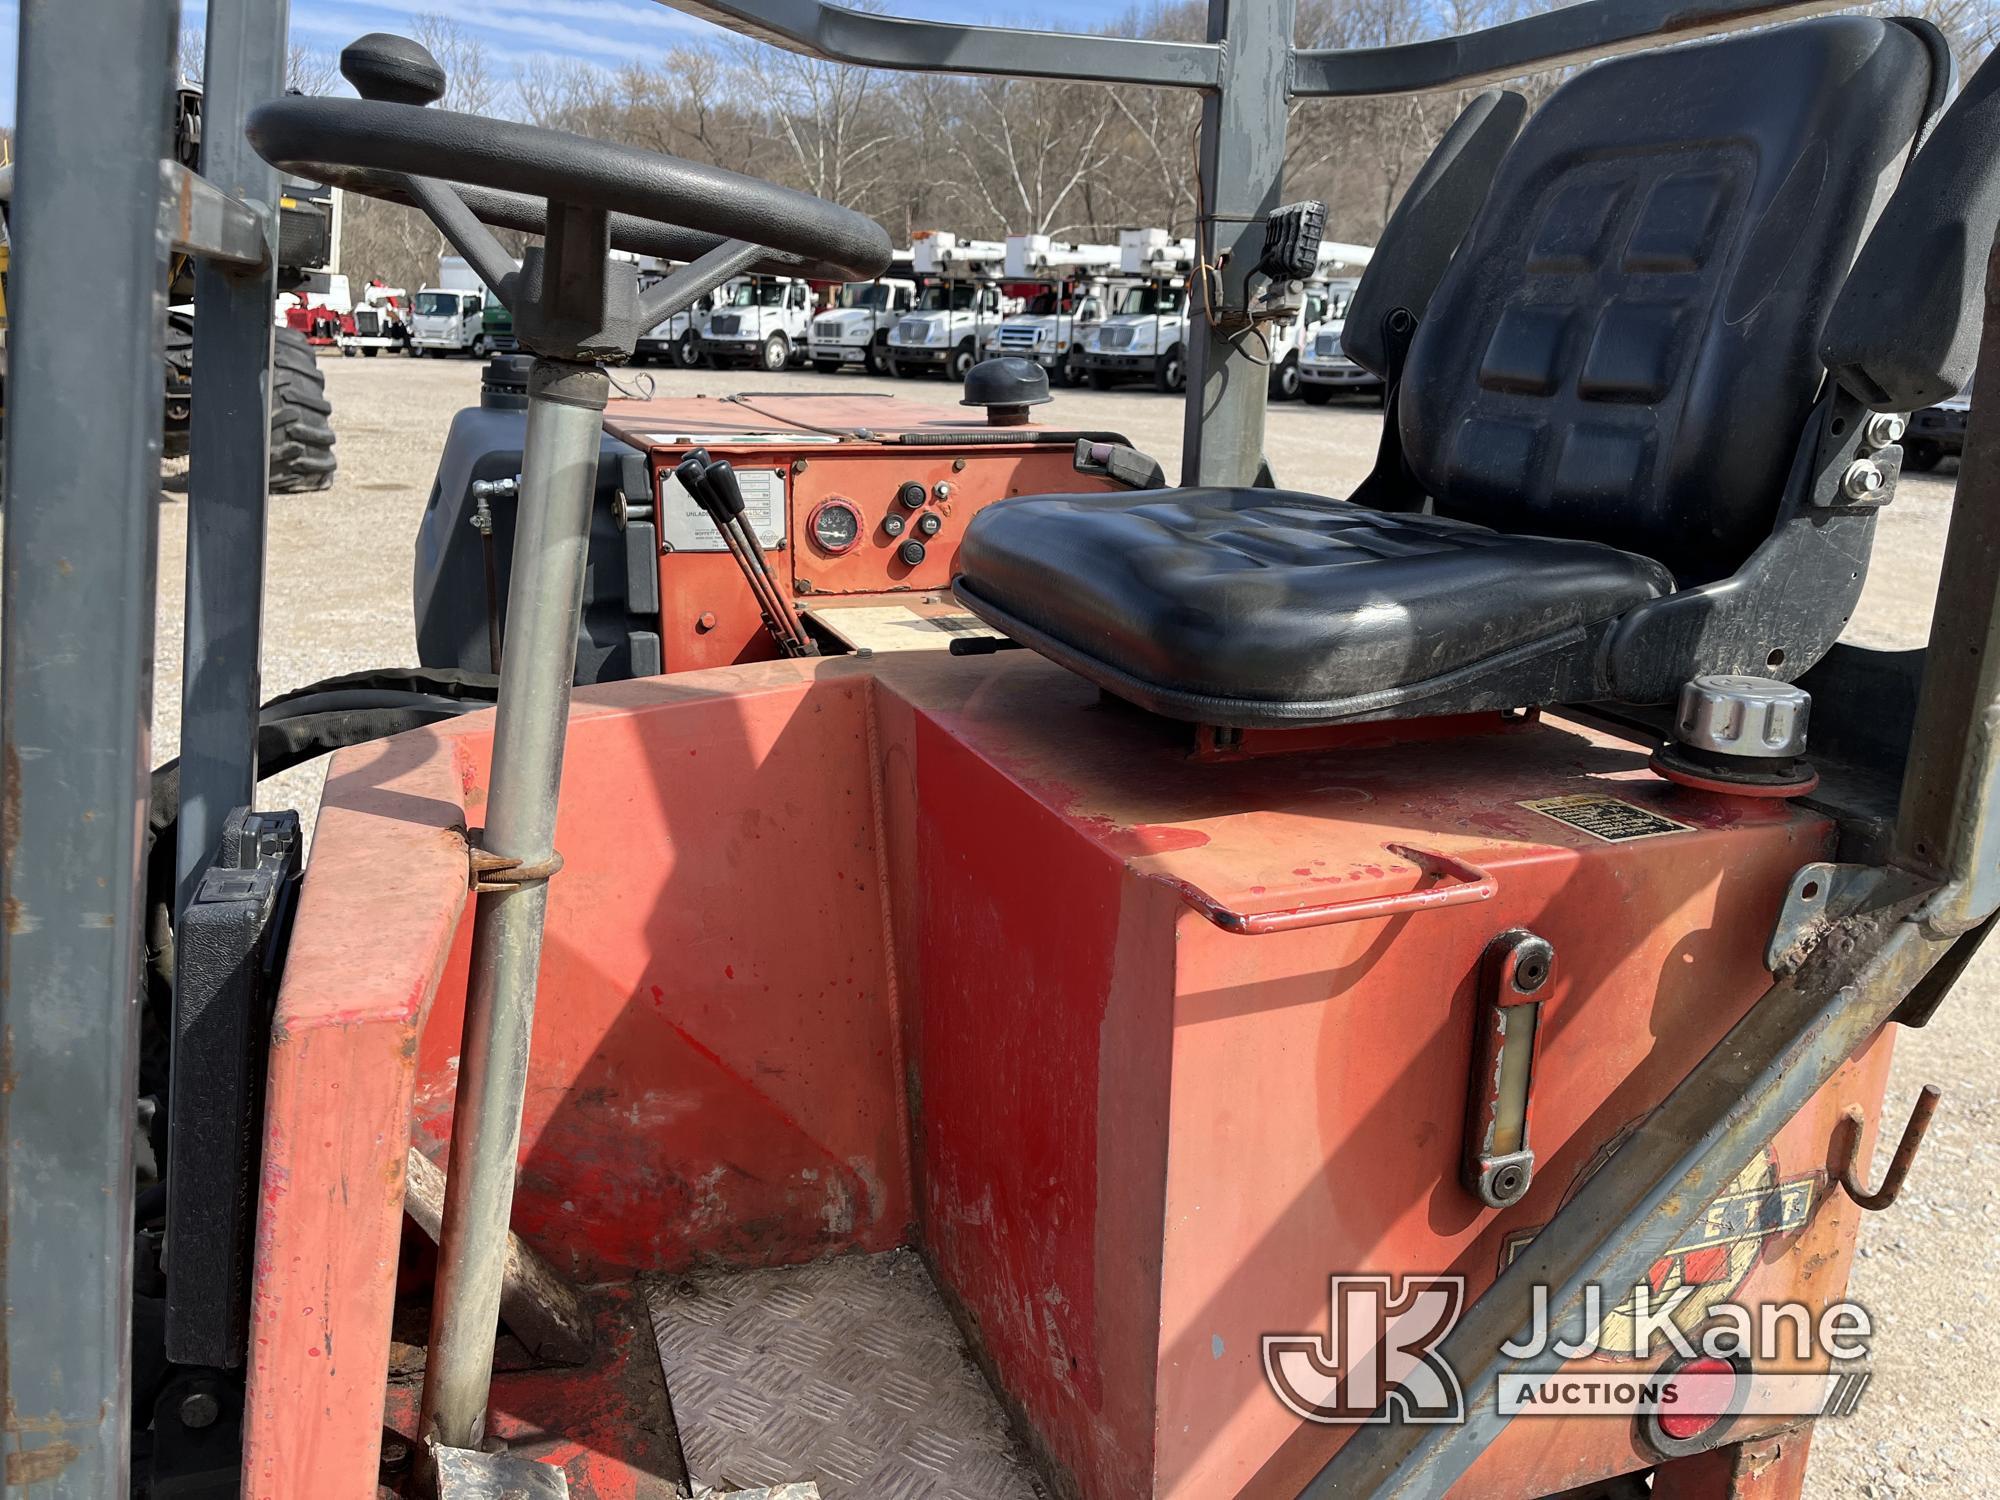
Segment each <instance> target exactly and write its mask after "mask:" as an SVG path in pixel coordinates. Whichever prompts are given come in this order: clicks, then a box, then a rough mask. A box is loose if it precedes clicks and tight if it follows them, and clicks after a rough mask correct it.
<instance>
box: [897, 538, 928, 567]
mask: <svg viewBox="0 0 2000 1500" xmlns="http://www.w3.org/2000/svg"><path fill="white" fill-rule="evenodd" d="M896 556H898V557H900V558H901V559H902V560H903V561H904V562H906V563H908V564H909V565H910V566H911V567H913V568H914V567H915V566H916V565H917V564H918V563H920V562H922V561H923V560H924V544H923V543H922V542H920V541H918V540H917V539H916V538H915V537H911V538H910V539H909V540H908V541H907V542H905V543H903V545H902V546H900V547H898V548H897V549H896Z"/></svg>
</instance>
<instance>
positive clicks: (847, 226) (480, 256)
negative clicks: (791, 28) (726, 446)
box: [245, 32, 890, 331]
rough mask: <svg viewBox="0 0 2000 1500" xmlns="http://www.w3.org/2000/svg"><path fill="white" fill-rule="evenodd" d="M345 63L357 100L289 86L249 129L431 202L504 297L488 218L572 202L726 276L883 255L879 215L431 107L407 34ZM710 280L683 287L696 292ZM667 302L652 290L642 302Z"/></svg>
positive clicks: (309, 167)
mask: <svg viewBox="0 0 2000 1500" xmlns="http://www.w3.org/2000/svg"><path fill="white" fill-rule="evenodd" d="M340 68H341V72H342V73H343V74H344V75H346V77H347V79H348V81H349V82H350V83H352V84H353V85H354V86H355V88H356V89H357V90H358V91H359V92H360V93H361V94H362V95H363V97H362V98H359V99H335V98H307V97H304V96H300V95H288V96H286V97H284V98H280V99H273V100H271V101H269V102H268V103H265V104H262V105H259V106H258V107H257V108H256V109H255V110H253V111H252V112H251V114H250V118H249V121H248V123H247V125H246V127H245V129H246V134H247V135H248V137H249V140H250V144H251V146H252V147H253V148H254V149H255V150H256V152H257V154H258V155H259V156H261V157H263V158H264V159H265V160H266V161H268V162H270V163H271V164H272V165H273V166H275V167H277V168H279V169H280V170H281V171H284V172H288V173H291V174H293V175H295V176H298V177H303V178H306V179H308V180H311V181H315V182H321V183H326V184H328V185H330V186H334V187H339V188H344V189H348V190H350V191H354V192H361V193H366V194H368V195H370V196H371V197H377V198H386V199H389V200H391V201H394V202H400V203H408V204H413V205H414V206H417V207H420V208H422V209H423V210H424V211H425V212H426V213H428V214H429V215H430V216H431V218H432V219H433V220H434V221H436V223H437V225H438V228H439V229H440V230H441V231H442V232H443V233H444V235H445V237H446V238H447V239H448V240H450V241H451V242H452V245H453V247H454V248H455V249H457V250H458V252H459V253H460V254H461V255H463V256H465V258H466V259H467V260H468V261H469V262H470V263H471V264H472V266H473V268H474V269H475V270H477V271H479V272H480V273H481V275H482V277H483V278H484V279H485V280H486V282H487V284H488V285H489V286H491V287H493V289H494V291H495V293H496V295H498V296H500V297H501V298H502V300H503V301H505V300H509V298H510V295H511V291H512V289H511V287H506V288H503V286H502V282H503V281H505V280H507V279H508V273H509V272H510V271H511V261H510V260H508V258H507V257H506V256H505V255H504V252H502V250H501V248H500V245H499V242H498V241H497V240H495V239H494V238H493V236H492V235H491V234H490V233H489V232H488V231H487V230H486V229H485V228H484V225H485V224H495V225H499V226H501V227H503V228H509V229H519V230H525V231H527V232H529V233H537V234H552V233H555V232H558V231H559V230H560V228H561V224H560V221H561V220H562V219H564V218H565V217H566V216H567V213H568V211H570V210H582V211H585V213H586V214H587V215H594V214H601V215H603V216H604V217H605V224H606V230H605V231H604V233H605V234H606V236H607V237H608V243H609V244H610V245H611V246H612V247H615V248H617V249H621V250H629V251H633V252H636V253H640V254H655V255H661V256H665V257H668V258H671V259H675V260H685V261H690V262H698V261H701V260H702V258H703V257H709V263H708V265H707V266H706V267H705V271H706V272H707V273H708V274H713V273H714V272H715V271H717V270H721V272H722V274H721V275H716V276H714V280H716V281H720V280H721V279H722V278H723V276H726V275H733V274H736V273H738V272H740V271H744V270H753V269H764V270H770V271H780V272H790V273H792V274H804V275H815V274H817V275H820V276H825V277H828V278H829V279H836V280H843V281H867V280H871V279H872V278H874V277H876V276H879V275H880V274H881V273H882V272H883V271H884V270H886V269H887V268H888V265H889V261H890V244H889V236H888V233H887V232H886V231H885V230H884V229H883V228H882V226H881V225H879V224H877V223H876V222H875V221H874V220H873V219H871V218H869V217H867V216H866V215H865V214H859V213H856V212H855V211H854V210H853V209H850V208H843V207H842V206H840V205H839V204H837V203H829V202H827V201H826V200H825V199H823V198H815V197H813V196H812V195H811V194H809V193H802V192H798V191H796V190H794V189H792V188H785V187H780V186H778V185H777V184H776V183H771V182H763V181H760V180H759V179H757V178H754V177H745V176H743V175H742V174H740V173H737V172H729V171H724V170H723V169H722V168H720V167H710V166H703V165H701V164H700V163H697V162H690V161H683V160H681V159H680V158H678V157H672V156H663V155H659V154H657V153H654V152H651V151H641V150H638V149H636V148H634V147H631V146H620V145H615V144H613V143H611V142H608V141H595V140H590V139H588V138H586V137H584V136H579V135H572V134H570V133H569V132H567V131H562V130H548V129H544V128H543V127H541V126H538V125H524V124H521V123H520V122H518V121H513V120H493V119H486V118H484V117H482V116H478V115H464V114H457V113H454V112H452V111H450V110H443V109H430V108H426V107H425V106H427V105H429V104H432V103H434V102H435V101H436V100H438V99H440V98H442V97H443V96H444V88H445V76H444V70H443V69H442V68H440V67H439V66H438V65H437V62H436V60H435V59H433V58H432V57H431V55H430V53H429V52H427V51H425V50H424V48H423V47H421V46H419V45H418V44H417V43H416V42H413V41H410V40H409V39H408V38H405V37H398V36H391V35H388V34H386V33H383V32H375V33H371V34H370V35H368V36H364V37H362V38H360V39H359V40H358V41H356V42H354V43H352V44H351V45H349V46H348V47H347V48H346V49H345V50H344V51H343V52H342V53H341V58H340ZM725 266H726V269H722V268H723V267H725ZM690 269H693V268H692V267H690ZM671 280H672V278H670V281H671ZM689 284H691V283H689ZM705 289H706V288H701V287H697V288H695V290H694V291H692V292H688V291H687V290H686V285H685V284H684V285H683V287H682V288H681V291H682V292H683V293H684V294H685V295H686V299H687V300H688V301H692V300H693V297H694V296H695V295H698V294H699V292H700V291H701V290H705ZM510 305H511V303H510ZM664 305H665V302H664V300H663V299H658V298H649V299H648V300H647V303H646V307H645V312H646V313H647V314H651V313H653V312H654V310H655V309H656V308H658V307H660V306H664ZM673 310H674V309H673V308H671V307H669V308H667V311H673ZM519 311H520V310H519V309H516V312H517V315H518V313H519ZM659 315H660V316H664V315H665V313H660V314H659ZM655 321H657V319H655ZM646 326H650V324H648V325H646ZM641 331H643V330H641Z"/></svg>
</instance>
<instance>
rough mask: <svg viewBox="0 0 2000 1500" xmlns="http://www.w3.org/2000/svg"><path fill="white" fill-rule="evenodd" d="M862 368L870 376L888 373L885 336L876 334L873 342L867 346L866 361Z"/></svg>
mask: <svg viewBox="0 0 2000 1500" xmlns="http://www.w3.org/2000/svg"><path fill="white" fill-rule="evenodd" d="M864 368H866V369H867V371H868V373H869V374H870V375H887V374H888V373H889V341H888V338H887V336H886V335H882V334H877V335H876V337H875V342H874V343H872V344H870V345H869V346H868V359H867V363H866V365H865V367H864Z"/></svg>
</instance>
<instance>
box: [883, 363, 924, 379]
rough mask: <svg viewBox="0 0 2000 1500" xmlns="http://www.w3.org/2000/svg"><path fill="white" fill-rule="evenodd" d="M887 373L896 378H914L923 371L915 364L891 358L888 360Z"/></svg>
mask: <svg viewBox="0 0 2000 1500" xmlns="http://www.w3.org/2000/svg"><path fill="white" fill-rule="evenodd" d="M889 373H890V374H891V375H893V376H895V377H896V378H897V379H898V380H915V379H916V378H917V377H918V376H919V375H921V374H923V373H924V372H923V371H922V370H920V369H918V368H917V366H915V365H906V364H902V363H901V362H899V361H897V360H896V359H894V358H891V359H890V361H889Z"/></svg>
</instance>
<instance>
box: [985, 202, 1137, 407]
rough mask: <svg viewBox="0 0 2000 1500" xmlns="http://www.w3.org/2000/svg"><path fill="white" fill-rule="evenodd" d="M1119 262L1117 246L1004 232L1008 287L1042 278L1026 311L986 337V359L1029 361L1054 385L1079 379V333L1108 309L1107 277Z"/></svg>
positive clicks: (1080, 339) (1081, 334) (1097, 320)
mask: <svg viewBox="0 0 2000 1500" xmlns="http://www.w3.org/2000/svg"><path fill="white" fill-rule="evenodd" d="M1119 264H1120V255H1119V249H1118V246H1116V245H1065V244H1060V243H1058V242H1056V241H1053V240H1051V239H1050V238H1049V237H1048V236H1047V235H1045V234H1010V235H1008V236H1007V260H1006V277H1007V281H1008V283H1009V284H1010V285H1018V284H1019V283H1021V282H1024V281H1032V282H1040V283H1042V285H1043V288H1044V289H1043V290H1042V291H1040V292H1037V293H1036V294H1035V295H1034V296H1033V297H1032V298H1030V299H1029V301H1028V304H1027V306H1026V308H1025V309H1023V310H1022V311H1021V312H1018V313H1015V314H1013V315H1012V316H1010V317H1007V318H1005V319H1003V320H1002V321H1001V323H1000V326H999V327H997V328H995V329H994V330H993V331H992V332H991V333H990V334H988V335H987V337H986V347H985V349H984V351H983V352H984V354H985V356H986V357H987V358H988V359H993V358H996V357H999V356H1002V355H1011V356H1013V357H1015V358H1017V359H1032V360H1033V361H1034V362H1035V363H1036V364H1038V365H1040V366H1041V367H1042V368H1043V369H1045V370H1047V371H1048V372H1049V377H1050V379H1051V380H1052V381H1053V382H1054V383H1055V384H1056V385H1080V384H1081V383H1082V381H1083V364H1082V353H1083V343H1082V341H1083V337H1084V336H1085V335H1086V334H1088V333H1089V332H1090V330H1091V329H1092V328H1094V327H1095V326H1096V325H1097V324H1099V323H1102V322H1103V321H1104V319H1105V317H1106V316H1107V314H1108V312H1109V295H1108V294H1109V291H1110V281H1109V279H1108V278H1109V277H1110V275H1111V273H1112V272H1114V271H1116V270H1117V269H1118V267H1119Z"/></svg>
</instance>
